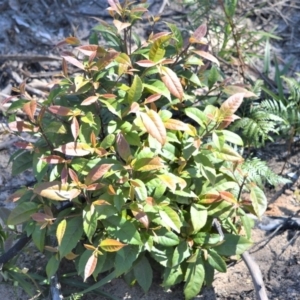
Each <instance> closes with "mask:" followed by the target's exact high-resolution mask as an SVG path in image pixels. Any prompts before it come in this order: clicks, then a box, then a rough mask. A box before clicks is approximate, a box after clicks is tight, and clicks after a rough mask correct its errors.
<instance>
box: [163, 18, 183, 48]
mask: <svg viewBox="0 0 300 300" xmlns="http://www.w3.org/2000/svg"><path fill="white" fill-rule="evenodd" d="M166 24H167V26H168V27H169V28H170V29H171V31H172V33H173V40H175V41H176V43H175V47H176V50H177V51H179V50H181V48H182V47H183V38H182V34H181V31H180V29H179V28H178V27H177V26H176V25H175V24H172V23H167V22H166Z"/></svg>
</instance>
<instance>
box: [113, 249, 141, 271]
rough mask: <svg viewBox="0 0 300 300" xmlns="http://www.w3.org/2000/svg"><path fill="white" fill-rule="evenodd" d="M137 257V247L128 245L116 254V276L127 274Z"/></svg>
mask: <svg viewBox="0 0 300 300" xmlns="http://www.w3.org/2000/svg"><path fill="white" fill-rule="evenodd" d="M138 255H139V247H138V246H135V245H128V246H126V247H124V248H122V249H121V250H119V251H118V252H117V253H116V258H115V268H116V271H117V274H118V275H117V276H120V275H122V274H124V273H127V272H128V271H129V270H130V269H131V268H132V266H133V263H134V262H135V260H136V259H137V257H138Z"/></svg>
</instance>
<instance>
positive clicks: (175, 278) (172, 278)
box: [162, 266, 183, 288]
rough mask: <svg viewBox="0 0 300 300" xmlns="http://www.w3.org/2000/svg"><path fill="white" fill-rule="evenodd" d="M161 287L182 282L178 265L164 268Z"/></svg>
mask: <svg viewBox="0 0 300 300" xmlns="http://www.w3.org/2000/svg"><path fill="white" fill-rule="evenodd" d="M163 278H164V281H163V284H162V285H163V287H165V288H170V287H172V286H174V285H175V284H178V283H180V282H182V280H183V273H182V270H181V267H180V266H177V267H175V268H165V271H164V274H163Z"/></svg>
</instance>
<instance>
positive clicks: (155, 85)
mask: <svg viewBox="0 0 300 300" xmlns="http://www.w3.org/2000/svg"><path fill="white" fill-rule="evenodd" d="M143 87H144V88H145V89H147V90H149V91H150V92H151V93H152V94H160V95H163V96H165V97H166V98H167V99H168V100H169V101H171V93H170V91H169V90H168V88H167V87H166V86H165V85H164V83H163V82H162V81H160V80H149V81H148V82H147V83H143Z"/></svg>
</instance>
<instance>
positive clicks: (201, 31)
mask: <svg viewBox="0 0 300 300" xmlns="http://www.w3.org/2000/svg"><path fill="white" fill-rule="evenodd" d="M206 32H207V26H206V24H202V25H200V26H199V27H198V28H197V29H196V30H195V32H194V33H193V35H192V38H193V39H194V40H196V41H199V42H200V41H201V39H202V38H204V37H205V35H206Z"/></svg>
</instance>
